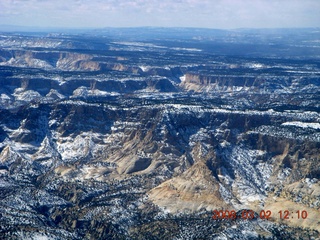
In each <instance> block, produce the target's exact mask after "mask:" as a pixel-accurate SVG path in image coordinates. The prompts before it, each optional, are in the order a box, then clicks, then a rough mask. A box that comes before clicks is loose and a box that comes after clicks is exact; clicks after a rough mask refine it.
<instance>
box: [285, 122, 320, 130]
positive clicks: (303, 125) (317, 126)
mask: <svg viewBox="0 0 320 240" xmlns="http://www.w3.org/2000/svg"><path fill="white" fill-rule="evenodd" d="M281 125H282V126H295V127H301V128H313V129H320V123H314V122H311V123H308V122H300V121H294V122H285V123H282V124H281Z"/></svg>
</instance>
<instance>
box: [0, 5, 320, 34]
mask: <svg viewBox="0 0 320 240" xmlns="http://www.w3.org/2000/svg"><path fill="white" fill-rule="evenodd" d="M0 25H16V26H33V27H66V28H84V27H85V28H103V27H140V26H157V27H203V28H218V29H234V28H291V27H298V28H300V27H320V0H119V1H117V0H0Z"/></svg>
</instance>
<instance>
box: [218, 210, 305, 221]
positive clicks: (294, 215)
mask: <svg viewBox="0 0 320 240" xmlns="http://www.w3.org/2000/svg"><path fill="white" fill-rule="evenodd" d="M271 217H272V218H280V219H283V220H285V219H306V218H307V217H308V212H307V211H306V210H298V211H292V212H291V211H289V210H281V211H279V212H277V214H273V213H272V211H271V210H261V211H259V212H255V211H253V210H250V209H243V210H240V211H235V210H213V211H212V219H214V220H222V219H229V220H236V219H242V220H253V219H259V218H260V219H265V220H269V219H271Z"/></svg>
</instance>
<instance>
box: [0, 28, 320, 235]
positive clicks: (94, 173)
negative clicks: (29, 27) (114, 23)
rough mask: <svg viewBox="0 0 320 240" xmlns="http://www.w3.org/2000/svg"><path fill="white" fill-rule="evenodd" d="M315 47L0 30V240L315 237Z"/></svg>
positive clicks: (302, 37) (220, 36)
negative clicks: (232, 215)
mask: <svg viewBox="0 0 320 240" xmlns="http://www.w3.org/2000/svg"><path fill="white" fill-rule="evenodd" d="M319 36H320V31H319V29H300V30H289V29H287V30H278V31H271V32H269V31H267V30H265V31H257V30H256V32H255V30H237V31H236V30H235V31H218V30H203V29H202V30H201V29H200V30H198V31H195V30H194V29H179V31H173V30H172V29H161V28H160V29H157V28H155V29H153V28H152V29H149V28H138V29H104V30H99V31H98V30H97V31H92V32H86V33H82V34H80V33H79V34H67V33H63V34H53V33H50V34H48V33H10V34H9V33H2V34H1V35H0V238H1V239H319V232H320V181H319V177H320V151H319V150H320V94H319V93H320V45H319V41H316V40H317V39H319ZM214 210H222V211H233V210H234V211H235V212H236V213H237V216H238V217H237V219H231V218H228V215H224V216H221V218H218V219H213V211H214ZM244 210H248V211H250V210H252V211H253V212H254V214H255V215H254V218H253V219H244V218H243V215H242V214H243V211H244ZM262 211H270V213H271V216H270V218H269V219H268V220H267V219H262V218H261V217H260V216H261V212H262ZM285 211H287V212H285ZM302 211H304V213H302ZM280 212H281V213H280ZM306 213H307V215H306Z"/></svg>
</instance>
